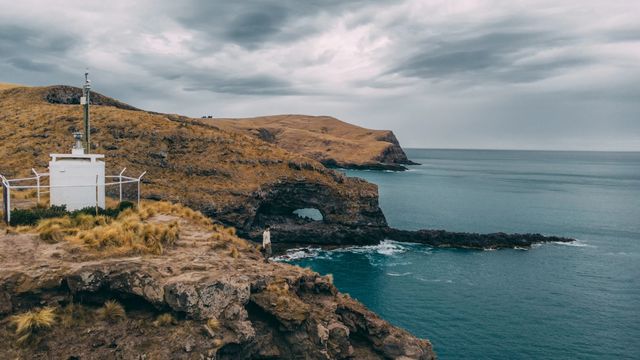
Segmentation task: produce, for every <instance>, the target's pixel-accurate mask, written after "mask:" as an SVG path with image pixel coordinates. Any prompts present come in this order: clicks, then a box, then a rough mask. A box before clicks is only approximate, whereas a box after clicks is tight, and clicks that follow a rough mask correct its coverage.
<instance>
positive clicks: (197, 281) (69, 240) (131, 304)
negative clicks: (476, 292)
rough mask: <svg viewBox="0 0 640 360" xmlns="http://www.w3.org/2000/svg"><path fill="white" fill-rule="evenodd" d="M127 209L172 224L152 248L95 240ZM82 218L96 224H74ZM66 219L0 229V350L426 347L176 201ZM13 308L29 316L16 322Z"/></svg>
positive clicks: (405, 351)
mask: <svg viewBox="0 0 640 360" xmlns="http://www.w3.org/2000/svg"><path fill="white" fill-rule="evenodd" d="M131 219H135V220H136V221H135V223H139V224H141V225H140V226H141V227H142V228H143V229H146V228H147V227H148V226H150V227H151V228H153V227H154V226H160V227H161V226H165V225H168V226H170V227H171V228H174V229H177V230H176V232H175V233H174V234H173V235H172V238H171V239H167V240H164V239H163V238H162V239H161V238H156V240H157V241H162V247H161V248H160V250H158V248H157V247H156V245H157V244H155V243H154V244H151V243H150V242H149V241H148V240H144V239H142V238H141V239H140V240H139V241H140V242H136V241H138V240H136V238H135V236H132V237H131V238H129V239H128V240H127V241H125V240H122V241H119V242H118V241H113V240H108V241H103V240H105V239H107V238H106V237H108V233H109V231H112V230H113V229H120V228H121V227H122V226H124V225H126V224H128V223H130V220H131ZM94 221H100V222H102V223H104V221H106V224H104V225H97V227H96V228H91V227H87V226H85V225H86V224H87V223H92V222H94ZM76 222H77V223H78V224H81V225H79V226H80V227H79V228H77V229H76V228H69V225H68V224H69V223H70V222H69V221H68V220H64V219H59V220H50V222H49V224H52V223H55V224H59V225H58V227H56V229H60V226H63V227H64V230H63V233H64V234H66V235H61V236H59V237H44V236H43V235H42V234H43V233H44V232H43V230H41V229H40V228H41V227H42V226H40V227H39V228H36V229H21V230H20V231H19V232H15V230H11V229H10V231H8V234H6V235H0V263H1V264H2V266H1V267H0V343H2V344H3V346H2V347H0V357H2V358H29V359H48V358H60V359H89V358H118V359H144V358H147V359H168V358H171V359H250V358H264V359H276V358H285V359H294V358H296V359H297V358H304V359H345V358H357V359H400V358H402V359H425V360H428V359H434V358H435V355H434V353H433V350H432V347H431V344H430V343H429V341H427V340H421V339H417V338H415V337H414V336H412V335H411V334H409V333H408V332H406V331H404V330H401V329H398V328H396V327H394V326H392V325H390V324H389V323H387V322H386V321H384V320H382V319H380V318H379V317H378V316H376V315H375V314H374V313H372V312H371V311H369V310H368V309H366V308H365V307H364V306H363V305H362V304H360V303H359V302H357V301H355V300H353V299H351V298H350V297H349V296H348V295H345V294H340V293H339V292H338V291H337V289H336V288H335V286H334V285H333V283H332V279H331V277H330V276H320V275H319V274H317V273H315V272H313V271H311V270H309V269H303V268H300V267H297V266H292V265H288V264H283V263H264V262H263V260H262V256H261V254H260V253H259V252H258V251H257V250H256V248H255V246H254V245H253V244H251V243H249V242H247V241H245V240H242V239H240V238H238V237H237V236H235V235H234V234H233V231H232V230H233V229H228V228H223V227H220V226H219V225H215V224H212V223H211V221H210V220H209V219H208V218H205V217H204V216H202V215H200V214H197V213H195V212H193V211H190V210H188V209H185V208H182V207H180V206H175V205H168V204H166V203H157V204H156V203H150V204H145V205H143V206H142V208H141V209H140V210H136V211H135V212H131V211H128V212H127V213H126V214H124V217H119V218H118V219H114V220H108V219H107V220H105V219H102V218H100V217H92V216H89V215H83V216H79V217H76V218H72V219H71V223H73V224H75V223H76ZM73 226H76V225H73ZM82 229H84V230H82ZM3 230H4V229H3ZM38 231H40V235H39V236H38V235H37V234H36V232H38ZM141 231H142V230H141ZM87 232H90V233H92V234H93V235H94V236H92V237H91V240H90V241H88V240H86V239H87V237H86V233H87ZM3 233H4V231H3ZM96 234H99V235H96ZM134 235H135V234H134ZM43 239H46V241H45V240H43ZM82 239H84V240H82ZM42 311H45V312H46V314H49V315H50V319H49V320H50V321H47V322H44V321H45V320H46V319H42V317H45V315H46V314H42ZM34 314H36V315H38V314H40V315H38V316H40V317H41V318H31V317H30V316H34ZM20 319H23V320H24V319H31V320H32V321H33V322H34V323H36V324H40V325H41V326H40V327H33V328H27V330H25V328H20V327H19V326H20V325H19V324H20ZM69 334H73V341H69ZM25 336H26V339H25Z"/></svg>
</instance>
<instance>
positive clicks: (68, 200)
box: [49, 137, 105, 211]
mask: <svg viewBox="0 0 640 360" xmlns="http://www.w3.org/2000/svg"><path fill="white" fill-rule="evenodd" d="M76 140H77V143H76V146H74V148H73V150H72V151H71V154H51V161H49V185H50V191H51V194H50V195H51V197H50V202H51V205H66V206H67V210H69V211H73V210H78V209H82V208H86V207H95V206H96V205H97V206H99V207H101V208H103V209H104V208H105V167H104V160H103V159H104V155H100V154H85V153H84V149H83V148H82V143H81V142H80V140H79V138H78V137H76Z"/></svg>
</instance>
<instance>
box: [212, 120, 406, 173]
mask: <svg viewBox="0 0 640 360" xmlns="http://www.w3.org/2000/svg"><path fill="white" fill-rule="evenodd" d="M203 121H204V122H207V123H210V124H213V125H215V126H219V127H221V128H225V129H229V130H235V131H240V132H243V133H246V134H248V135H251V136H253V137H256V138H259V139H262V140H264V141H267V142H270V143H273V144H277V145H278V146H280V147H282V148H284V149H287V150H289V151H291V152H294V153H297V154H301V155H304V156H307V157H310V158H313V159H315V160H317V161H319V162H321V163H323V164H324V165H327V166H333V167H344V168H361V169H391V170H404V169H405V168H404V167H403V166H402V165H407V164H413V162H411V161H410V160H409V159H408V158H407V155H406V154H405V153H404V150H402V148H401V147H400V144H399V143H398V140H397V139H396V137H395V135H394V134H393V132H391V131H389V130H371V129H365V128H362V127H359V126H355V125H352V124H348V123H345V122H343V121H340V120H338V119H336V118H332V117H329V116H306V115H276V116H262V117H255V118H247V119H211V120H209V119H206V120H203Z"/></svg>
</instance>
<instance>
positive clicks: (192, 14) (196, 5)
mask: <svg viewBox="0 0 640 360" xmlns="http://www.w3.org/2000/svg"><path fill="white" fill-rule="evenodd" d="M384 3H393V1H392V0H376V1H366V0H343V1H340V0H305V1H296V0H279V1H278V0H251V1H243V2H222V3H220V2H215V1H208V0H191V1H185V2H181V3H180V6H179V8H175V9H174V10H175V14H176V15H175V19H176V20H177V21H179V22H180V23H181V24H182V25H183V26H185V27H188V28H190V29H195V30H198V31H200V35H201V36H202V38H203V41H204V42H207V41H208V42H209V44H208V45H215V44H221V43H227V42H228V43H234V44H236V45H239V46H242V47H244V48H248V49H255V48H258V47H261V46H266V45H269V44H272V43H288V42H291V41H295V40H298V39H300V38H303V37H305V36H309V35H312V34H315V33H318V32H321V31H323V30H326V25H327V24H326V23H316V22H315V21H314V19H316V18H317V17H319V16H322V15H327V16H339V15H340V14H342V13H345V12H347V11H351V10H353V9H357V8H362V7H367V6H369V7H370V6H376V5H378V4H384Z"/></svg>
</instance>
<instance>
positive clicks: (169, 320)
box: [153, 313, 178, 327]
mask: <svg viewBox="0 0 640 360" xmlns="http://www.w3.org/2000/svg"><path fill="white" fill-rule="evenodd" d="M177 323H178V320H176V318H175V317H173V315H171V314H170V313H164V314H160V315H158V317H157V318H156V320H155V321H154V322H153V325H154V326H157V327H161V326H169V325H175V324H177Z"/></svg>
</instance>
